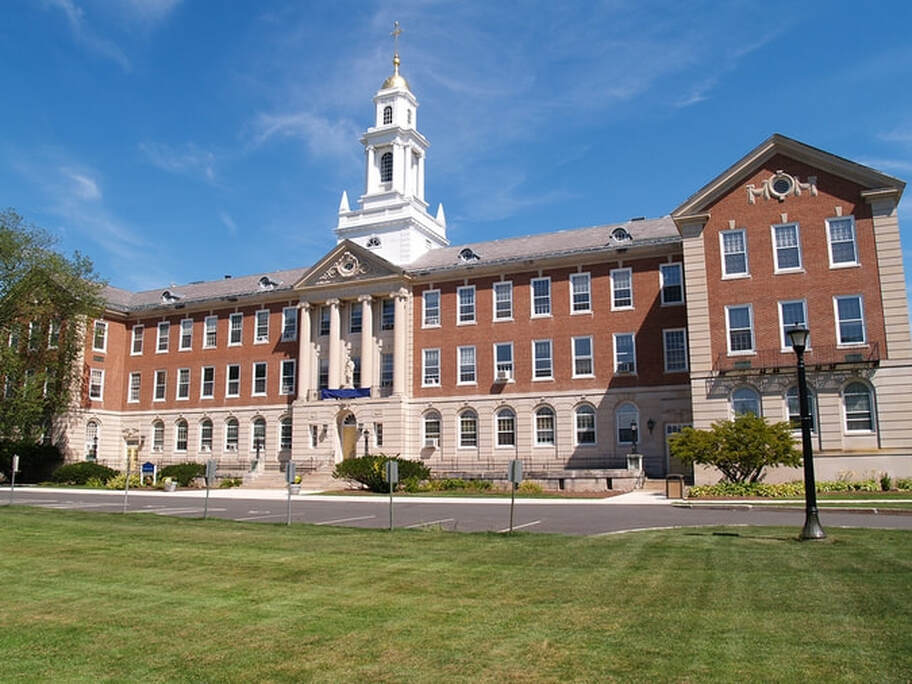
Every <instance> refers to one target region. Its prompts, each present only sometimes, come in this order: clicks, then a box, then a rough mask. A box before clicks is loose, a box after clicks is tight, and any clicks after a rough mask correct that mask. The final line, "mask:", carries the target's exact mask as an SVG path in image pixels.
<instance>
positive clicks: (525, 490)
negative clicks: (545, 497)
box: [516, 480, 544, 494]
mask: <svg viewBox="0 0 912 684" xmlns="http://www.w3.org/2000/svg"><path fill="white" fill-rule="evenodd" d="M516 491H517V492H519V493H520V494H541V493H542V492H543V491H544V490H543V489H542V486H541V485H540V484H538V483H537V482H532V481H531V480H523V481H522V482H520V483H519V487H517V488H516Z"/></svg>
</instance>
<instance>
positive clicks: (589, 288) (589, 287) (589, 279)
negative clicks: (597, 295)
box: [569, 271, 592, 316]
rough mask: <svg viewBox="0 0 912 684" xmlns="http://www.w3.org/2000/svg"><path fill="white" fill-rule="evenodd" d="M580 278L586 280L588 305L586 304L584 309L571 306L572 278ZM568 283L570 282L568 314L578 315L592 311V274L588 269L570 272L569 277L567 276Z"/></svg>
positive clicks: (572, 304) (572, 303)
mask: <svg viewBox="0 0 912 684" xmlns="http://www.w3.org/2000/svg"><path fill="white" fill-rule="evenodd" d="M581 278H585V280H586V295H587V297H588V298H589V306H587V307H586V308H585V309H579V310H577V309H574V308H573V306H574V302H573V294H574V289H573V281H574V279H581ZM569 284H570V315H571V316H573V315H579V314H591V313H592V274H591V273H590V272H589V271H581V272H579V273H571V274H570V278H569Z"/></svg>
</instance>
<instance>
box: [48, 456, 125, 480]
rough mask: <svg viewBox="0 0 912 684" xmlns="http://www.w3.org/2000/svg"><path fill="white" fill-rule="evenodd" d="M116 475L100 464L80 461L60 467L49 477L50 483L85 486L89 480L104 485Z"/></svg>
mask: <svg viewBox="0 0 912 684" xmlns="http://www.w3.org/2000/svg"><path fill="white" fill-rule="evenodd" d="M116 475H117V471H116V470H113V469H112V468H108V467H107V466H103V465H101V464H100V463H93V462H92V461H80V462H79V463H69V464H67V465H64V466H60V467H59V468H57V470H55V471H54V472H53V474H52V475H51V478H50V479H51V482H57V483H60V484H71V485H85V484H88V483H89V480H96V481H98V482H100V483H101V484H106V483H107V482H108V480H111V479H112V478H114V477H115V476H116ZM93 484H94V483H93Z"/></svg>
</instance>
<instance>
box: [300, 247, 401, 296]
mask: <svg viewBox="0 0 912 684" xmlns="http://www.w3.org/2000/svg"><path fill="white" fill-rule="evenodd" d="M404 273H405V272H404V271H403V270H402V269H401V268H399V267H398V266H396V265H395V264H392V263H390V262H389V261H387V260H386V259H384V258H382V257H379V256H377V255H376V254H374V253H373V252H371V251H369V250H366V249H364V248H363V247H361V246H360V245H357V244H355V243H354V242H352V241H351V240H344V241H342V242H340V243H339V244H338V245H336V247H335V248H334V249H333V250H331V251H330V252H329V253H328V254H327V255H326V256H324V257H323V258H322V259H320V261H318V262H317V263H316V264H314V266H313V268H311V269H310V271H309V272H308V273H307V275H305V276H304V277H303V278H301V280H299V281H298V282H297V283H295V289H300V288H305V287H323V286H326V285H348V284H350V283H353V282H358V281H366V280H376V279H383V278H390V277H396V276H402V275H403V274H404Z"/></svg>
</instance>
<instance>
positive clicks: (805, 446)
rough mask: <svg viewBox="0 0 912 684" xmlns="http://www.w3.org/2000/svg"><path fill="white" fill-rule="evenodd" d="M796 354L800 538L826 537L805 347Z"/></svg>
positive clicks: (796, 351)
mask: <svg viewBox="0 0 912 684" xmlns="http://www.w3.org/2000/svg"><path fill="white" fill-rule="evenodd" d="M795 354H796V355H797V356H798V407H799V410H800V411H801V457H802V460H803V461H804V528H803V529H802V530H801V536H800V537H799V539H801V540H802V541H804V540H807V539H826V533H825V532H824V531H823V527H821V526H820V520H819V518H818V516H817V485H816V482H815V480H814V449H813V446H812V445H811V412H810V407H809V405H808V404H809V402H808V388H807V376H806V375H805V371H804V348H803V347H795Z"/></svg>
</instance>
